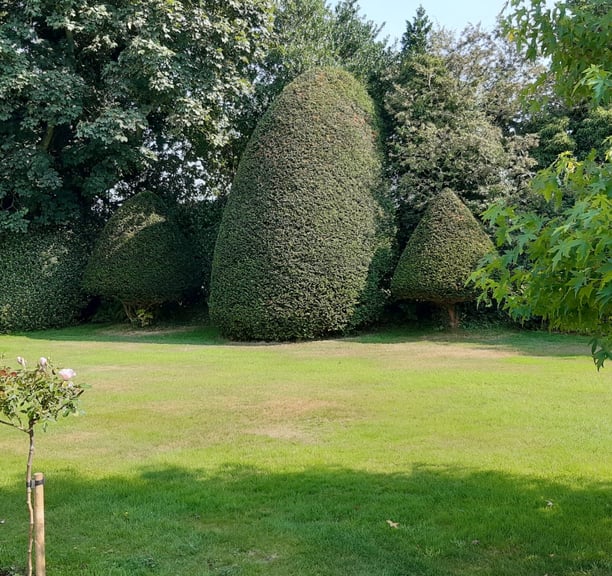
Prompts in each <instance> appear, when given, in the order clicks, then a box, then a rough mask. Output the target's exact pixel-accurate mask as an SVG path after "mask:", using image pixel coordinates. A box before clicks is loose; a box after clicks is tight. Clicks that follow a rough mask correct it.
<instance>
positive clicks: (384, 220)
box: [209, 69, 393, 340]
mask: <svg viewBox="0 0 612 576" xmlns="http://www.w3.org/2000/svg"><path fill="white" fill-rule="evenodd" d="M390 213H391V204H390V202H389V201H388V200H387V196H386V191H385V190H384V186H383V181H382V155H381V148H380V143H379V135H378V123H377V118H376V115H375V112H374V105H373V103H372V100H371V98H370V97H369V96H368V94H367V93H366V91H365V89H364V87H363V86H362V85H361V84H360V83H359V82H358V81H357V80H356V79H355V78H354V77H353V76H351V75H350V74H348V73H347V72H344V71H342V70H338V69H315V70H311V71H308V72H306V73H304V74H302V75H301V76H300V77H298V78H297V79H296V80H294V81H293V82H292V83H291V84H289V85H288V86H287V87H286V88H285V89H284V91H283V92H282V93H281V94H280V96H279V97H278V98H277V99H276V100H275V102H274V103H273V105H272V106H271V107H270V109H269V110H268V111H267V112H266V114H265V115H264V116H263V118H262V119H261V121H260V122H259V124H258V126H257V128H256V130H255V131H254V133H253V136H252V137H251V140H250V142H249V144H248V146H247V148H246V150H245V153H244V155H243V157H242V159H241V162H240V165H239V167H238V171H237V174H236V178H235V180H234V184H233V187H232V192H231V194H230V196H229V200H228V204H227V207H226V209H225V212H224V214H223V219H222V222H221V228H220V231H219V237H218V239H217V244H216V247H215V254H214V258H213V266H212V278H211V296H210V301H209V308H210V316H211V319H212V320H213V322H214V323H215V324H216V325H217V326H218V327H219V328H220V330H221V332H222V334H224V335H225V336H228V337H230V338H235V339H241V340H293V339H300V338H316V337H319V336H322V335H325V334H330V333H337V332H343V331H346V330H349V329H351V328H354V327H356V326H359V325H363V324H365V323H367V322H371V321H373V320H375V319H376V318H377V317H378V314H379V313H380V311H381V309H382V307H383V305H384V302H385V294H384V292H383V291H382V290H381V280H382V278H383V277H384V275H385V274H387V273H388V272H389V270H388V268H389V266H390V257H391V252H392V250H391V245H392V240H391V238H392V235H393V226H392V218H391V217H390Z"/></svg>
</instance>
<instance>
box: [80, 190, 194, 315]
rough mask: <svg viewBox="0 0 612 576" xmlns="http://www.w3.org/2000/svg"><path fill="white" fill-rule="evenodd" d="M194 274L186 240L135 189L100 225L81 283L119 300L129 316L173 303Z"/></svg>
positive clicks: (150, 197) (159, 207) (151, 199)
mask: <svg viewBox="0 0 612 576" xmlns="http://www.w3.org/2000/svg"><path fill="white" fill-rule="evenodd" d="M199 284H200V278H199V275H198V271H197V266H196V261H195V257H194V254H193V251H192V250H191V247H190V246H189V245H188V243H187V240H186V238H185V236H184V235H183V233H182V232H181V230H180V228H179V227H178V225H177V224H176V222H175V221H174V220H173V219H172V217H171V216H170V214H169V213H168V209H167V207H166V205H165V204H164V202H163V201H162V200H161V198H159V196H157V195H155V194H153V193H152V192H141V193H139V194H137V195H136V196H134V197H133V198H130V199H129V200H128V201H126V202H125V203H124V204H123V205H122V206H121V207H120V208H119V209H118V210H117V212H115V214H113V216H112V217H111V218H110V220H109V221H108V222H107V223H106V226H105V227H104V230H103V231H102V233H101V235H100V237H99V239H98V241H97V243H96V246H95V248H94V250H93V252H92V254H91V256H90V258H89V262H88V264H87V268H86V270H85V275H84V278H83V285H84V287H85V289H86V290H87V291H88V292H89V293H90V294H94V295H97V296H103V297H105V298H116V299H118V300H120V301H121V302H122V303H123V305H124V307H125V310H126V312H127V314H128V316H130V317H131V318H132V319H133V316H132V314H134V313H135V311H136V310H138V309H145V310H146V309H149V308H151V307H153V306H155V305H157V304H161V303H163V302H173V301H178V300H179V299H181V297H182V296H184V295H185V294H186V293H188V292H189V291H190V290H193V289H195V288H197V287H198V286H199Z"/></svg>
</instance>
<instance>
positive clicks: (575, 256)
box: [474, 0, 612, 368]
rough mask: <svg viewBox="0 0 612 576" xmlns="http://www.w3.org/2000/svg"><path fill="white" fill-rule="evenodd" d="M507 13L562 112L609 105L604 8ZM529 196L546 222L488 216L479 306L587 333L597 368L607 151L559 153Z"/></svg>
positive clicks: (607, 291) (497, 210)
mask: <svg viewBox="0 0 612 576" xmlns="http://www.w3.org/2000/svg"><path fill="white" fill-rule="evenodd" d="M510 6H511V8H513V9H514V12H512V13H511V14H510V15H509V16H508V19H507V22H508V25H509V26H510V27H512V26H514V28H513V30H514V33H515V35H516V36H515V37H516V40H517V42H518V44H519V46H527V51H528V55H529V56H530V57H532V58H535V57H537V55H538V54H544V55H547V56H549V57H550V66H551V70H552V72H553V73H554V74H555V78H556V82H555V89H556V91H557V93H558V95H559V96H560V97H562V98H563V99H565V101H566V102H567V103H568V104H569V105H572V104H576V103H581V102H583V101H584V100H585V99H587V97H589V96H590V97H591V100H592V101H594V102H599V103H601V102H609V101H610V99H611V98H612V85H611V84H610V83H609V73H610V70H612V67H611V66H610V64H611V63H612V42H611V37H610V35H611V34H612V29H611V27H610V26H609V20H610V15H611V10H610V4H609V1H607V0H589V2H586V1H583V0H567V1H565V2H557V3H556V4H555V6H554V8H553V9H549V10H546V9H544V3H543V2H542V1H541V0H531V1H530V2H523V1H521V0H511V1H510ZM517 23H518V24H519V25H518V26H517V25H516V24H517ZM606 23H607V26H605V24H606ZM574 55H575V57H574ZM606 78H607V80H606ZM533 188H534V189H535V190H536V191H539V192H540V193H541V194H542V195H543V197H544V198H545V199H546V200H548V201H550V202H551V209H552V211H553V212H552V214H548V215H539V214H535V213H532V212H523V211H521V210H520V209H517V208H516V207H514V206H496V207H493V208H491V209H490V210H489V212H488V214H487V218H488V220H489V221H490V222H492V223H493V224H494V225H496V227H497V240H498V245H499V246H500V248H502V250H501V252H500V254H499V255H498V256H496V257H491V258H490V259H489V260H488V262H487V263H486V264H485V265H483V267H482V268H481V269H480V271H479V272H477V273H476V275H475V276H474V280H475V281H476V283H477V285H478V286H479V287H480V288H481V289H482V290H483V295H482V299H485V300H486V299H488V298H489V296H492V297H493V298H494V299H495V300H497V301H498V303H499V304H500V305H501V306H502V307H503V308H504V309H506V310H507V311H508V312H509V313H510V314H511V315H513V316H514V317H515V318H518V319H522V320H523V319H527V318H530V317H532V316H536V317H541V318H543V319H545V320H547V321H548V322H549V323H550V325H551V326H552V327H554V328H558V329H562V330H580V331H584V332H587V333H590V334H592V335H593V336H594V337H595V339H594V341H593V347H592V352H593V359H594V361H595V363H596V365H597V367H598V368H600V367H601V366H603V365H604V363H605V361H606V360H607V359H609V358H610V357H611V354H612V352H611V350H612V266H611V263H612V152H608V154H607V155H606V157H605V159H604V160H603V161H601V160H598V158H597V152H596V151H593V152H592V153H591V154H590V155H589V156H588V157H587V158H586V159H585V160H577V159H576V158H574V157H572V156H571V154H564V155H562V156H560V157H559V159H558V160H557V161H556V162H555V163H554V164H553V165H552V166H551V167H550V168H547V169H545V170H543V171H542V172H541V173H540V174H539V175H538V176H537V177H536V178H535V180H534V181H533ZM564 198H565V199H567V200H569V201H568V202H566V203H562V200H563V199H564Z"/></svg>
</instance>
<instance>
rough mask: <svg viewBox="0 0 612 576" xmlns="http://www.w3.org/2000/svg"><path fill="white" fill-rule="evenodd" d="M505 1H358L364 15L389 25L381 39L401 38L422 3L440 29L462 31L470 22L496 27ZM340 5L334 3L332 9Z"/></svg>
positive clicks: (333, 1)
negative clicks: (387, 37)
mask: <svg viewBox="0 0 612 576" xmlns="http://www.w3.org/2000/svg"><path fill="white" fill-rule="evenodd" d="M505 2H506V0H359V6H360V7H361V13H362V14H363V15H365V16H367V19H368V20H373V21H374V22H376V23H377V24H382V23H383V22H386V25H385V27H384V28H383V31H382V32H381V37H384V36H390V37H391V39H392V40H393V39H394V38H401V36H402V34H403V33H404V30H405V28H406V25H405V23H406V20H412V18H413V16H414V15H415V13H416V10H417V8H418V7H419V4H422V5H423V8H425V11H426V12H427V15H428V16H429V18H430V19H431V20H432V21H433V22H434V23H435V24H439V25H440V26H444V27H445V28H451V29H454V30H462V29H463V28H464V27H465V26H466V25H467V24H468V23H470V22H471V23H472V24H477V23H478V22H481V23H482V24H483V26H484V27H486V28H493V26H494V25H495V19H496V17H497V15H498V14H499V12H500V11H501V10H502V8H503V7H504V4H505ZM336 3H337V2H336V1H335V0H332V2H331V4H332V6H333V5H335V4H336Z"/></svg>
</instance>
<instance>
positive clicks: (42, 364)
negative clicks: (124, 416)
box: [0, 356, 85, 576]
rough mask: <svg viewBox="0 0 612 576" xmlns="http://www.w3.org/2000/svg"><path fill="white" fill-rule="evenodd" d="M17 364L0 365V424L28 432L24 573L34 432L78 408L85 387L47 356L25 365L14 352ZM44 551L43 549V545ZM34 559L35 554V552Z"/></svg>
mask: <svg viewBox="0 0 612 576" xmlns="http://www.w3.org/2000/svg"><path fill="white" fill-rule="evenodd" d="M17 362H18V364H19V365H20V368H18V369H16V370H12V369H11V368H9V367H8V366H2V365H0V424H4V425H5V426H10V427H11V428H15V429H16V430H19V431H21V432H24V433H25V434H27V435H28V439H29V446H28V459H27V464H26V474H25V479H26V503H27V506H28V512H29V516H30V530H29V537H28V555H27V565H26V567H27V570H26V576H32V549H33V544H34V526H35V518H34V508H33V506H32V491H33V488H34V483H33V478H32V464H33V459H34V448H35V446H34V433H35V430H36V427H37V425H38V424H42V428H43V430H44V429H45V428H46V427H47V425H48V424H49V422H55V421H57V420H58V419H59V418H60V417H61V416H64V417H65V416H69V415H70V414H75V413H77V412H78V405H79V397H80V396H81V394H82V393H83V391H84V390H85V388H84V386H83V385H79V384H75V383H74V382H72V379H73V378H74V377H75V376H76V372H75V371H74V370H72V369H71V368H63V369H61V370H56V369H54V368H53V366H52V364H51V362H50V361H49V360H48V359H47V358H44V357H43V358H40V360H39V361H38V366H37V367H36V368H31V369H28V368H27V366H26V361H25V359H24V358H23V357H21V356H18V357H17ZM43 552H44V549H43ZM36 557H37V561H38V558H39V555H38V554H37V556H36ZM42 561H43V562H42V565H39V564H37V565H36V573H37V574H44V572H45V570H44V556H43V558H42Z"/></svg>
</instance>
